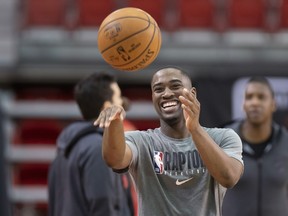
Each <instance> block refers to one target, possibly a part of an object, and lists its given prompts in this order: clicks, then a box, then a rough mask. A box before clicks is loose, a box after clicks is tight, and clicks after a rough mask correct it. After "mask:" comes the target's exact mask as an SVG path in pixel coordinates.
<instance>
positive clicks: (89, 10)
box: [77, 0, 117, 27]
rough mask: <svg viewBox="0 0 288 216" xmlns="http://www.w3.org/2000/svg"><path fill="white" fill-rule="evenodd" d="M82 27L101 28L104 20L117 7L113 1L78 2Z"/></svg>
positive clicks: (82, 0)
mask: <svg viewBox="0 0 288 216" xmlns="http://www.w3.org/2000/svg"><path fill="white" fill-rule="evenodd" d="M77 8H78V13H79V14H78V21H77V25H78V26H80V27H99V26H100V24H101V23H102V21H103V19H104V18H105V17H106V16H108V15H109V14H110V13H111V12H113V11H114V10H115V9H116V8H117V7H116V3H115V1H113V0H77Z"/></svg>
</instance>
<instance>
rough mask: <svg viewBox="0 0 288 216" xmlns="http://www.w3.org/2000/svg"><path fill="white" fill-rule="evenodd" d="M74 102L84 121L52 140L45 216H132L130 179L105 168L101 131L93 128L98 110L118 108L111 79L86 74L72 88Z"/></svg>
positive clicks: (118, 96)
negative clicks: (54, 142) (53, 149)
mask: <svg viewBox="0 0 288 216" xmlns="http://www.w3.org/2000/svg"><path fill="white" fill-rule="evenodd" d="M74 96H75V100H76V102H77V104H78V107H79V109H80V111H81V114H82V116H83V119H84V120H83V121H78V122H74V123H72V124H71V125H69V126H68V127H66V128H65V129H64V130H63V131H62V132H61V134H60V135H59V137H58V139H57V156H56V158H55V160H54V161H53V163H52V164H51V167H50V170H49V181H48V186H49V204H48V206H49V215H50V216H133V215H134V209H133V200H132V197H131V190H130V187H131V181H130V177H129V176H126V175H122V176H119V175H117V174H115V173H114V172H112V170H111V169H110V168H109V167H108V166H107V165H106V164H105V162H104V161H103V158H102V135H103V130H102V129H101V128H98V127H95V126H93V121H95V119H96V118H97V117H98V115H99V113H100V112H101V110H103V109H105V108H107V107H109V106H112V105H122V103H123V100H122V97H121V90H120V88H119V86H118V84H117V82H116V79H115V77H114V76H113V75H111V74H108V73H104V72H103V73H94V74H91V75H89V76H88V77H85V78H84V79H83V80H81V81H79V82H78V83H77V84H76V86H75V89H74Z"/></svg>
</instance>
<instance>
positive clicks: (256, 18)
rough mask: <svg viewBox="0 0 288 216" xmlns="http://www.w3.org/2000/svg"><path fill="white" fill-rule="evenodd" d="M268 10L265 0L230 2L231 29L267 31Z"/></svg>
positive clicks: (229, 18)
mask: <svg viewBox="0 0 288 216" xmlns="http://www.w3.org/2000/svg"><path fill="white" fill-rule="evenodd" d="M266 10H267V7H266V1H265V0H253V1H251V0H229V4H228V23H229V28H235V29H239V28H240V29H265V28H266V14H267V13H266Z"/></svg>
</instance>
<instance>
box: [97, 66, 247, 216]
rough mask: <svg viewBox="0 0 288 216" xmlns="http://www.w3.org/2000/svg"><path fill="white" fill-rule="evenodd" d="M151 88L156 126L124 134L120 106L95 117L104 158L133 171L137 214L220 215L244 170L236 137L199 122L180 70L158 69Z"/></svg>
mask: <svg viewBox="0 0 288 216" xmlns="http://www.w3.org/2000/svg"><path fill="white" fill-rule="evenodd" d="M151 89H152V100H153V104H154V107H155V110H156V111H157V113H158V115H159V118H160V128H156V129H149V130H147V131H131V132H126V133H124V130H123V119H124V117H125V111H124V109H123V108H122V107H121V106H112V107H110V108H108V109H105V110H103V111H102V112H101V114H100V115H99V117H98V119H97V120H96V121H95V124H96V125H99V126H100V127H103V128H105V130H104V138H103V149H102V151H103V157H104V160H105V161H106V163H107V164H108V165H109V166H110V167H111V168H113V169H114V171H116V172H125V171H129V173H130V174H131V175H132V177H133V179H134V181H135V185H136V187H137V191H138V200H139V215H141V216H142V215H143V216H146V215H157V216H161V215H165V216H166V215H181V216H186V215H187V216H188V215H199V216H200V215H201V216H220V215H221V211H222V209H221V208H222V201H223V197H224V194H225V191H226V188H231V187H233V186H234V185H235V184H236V183H237V181H238V180H239V178H240V176H241V174H242V172H243V162H242V143H241V140H240V138H239V136H238V135H237V134H236V133H235V132H234V131H233V130H231V129H219V128H213V129H212V128H205V127H202V126H201V125H200V123H199V114H200V103H199V101H198V99H197V96H196V89H195V88H194V87H192V83H191V80H190V78H189V76H188V75H187V73H185V72H184V71H183V70H181V69H179V68H175V67H168V68H163V69H160V70H159V71H157V72H156V73H155V74H154V76H153V78H152V81H151Z"/></svg>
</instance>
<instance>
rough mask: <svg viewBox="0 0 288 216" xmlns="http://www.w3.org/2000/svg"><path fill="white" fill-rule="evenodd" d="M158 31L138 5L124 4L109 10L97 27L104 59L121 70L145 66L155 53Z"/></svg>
mask: <svg viewBox="0 0 288 216" xmlns="http://www.w3.org/2000/svg"><path fill="white" fill-rule="evenodd" d="M161 41H162V40H161V32H160V29H159V27H158V25H157V23H156V22H155V20H154V19H153V18H152V17H151V16H150V15H149V14H148V13H147V12H145V11H143V10H141V9H139V8H132V7H126V8H122V9H119V10H116V11H114V12H112V13H111V14H109V15H108V16H107V17H106V18H105V19H104V20H103V22H102V23H101V25H100V27H99V31H98V48H99V51H100V53H101V55H102V57H103V58H104V60H105V61H106V62H107V63H108V64H110V65H111V66H112V67H114V68H116V69H119V70H122V71H137V70H141V69H143V68H145V67H147V66H148V65H149V64H151V63H152V62H153V61H154V60H155V58H156V57H157V56H158V54H159V51H160V47H161Z"/></svg>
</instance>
